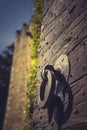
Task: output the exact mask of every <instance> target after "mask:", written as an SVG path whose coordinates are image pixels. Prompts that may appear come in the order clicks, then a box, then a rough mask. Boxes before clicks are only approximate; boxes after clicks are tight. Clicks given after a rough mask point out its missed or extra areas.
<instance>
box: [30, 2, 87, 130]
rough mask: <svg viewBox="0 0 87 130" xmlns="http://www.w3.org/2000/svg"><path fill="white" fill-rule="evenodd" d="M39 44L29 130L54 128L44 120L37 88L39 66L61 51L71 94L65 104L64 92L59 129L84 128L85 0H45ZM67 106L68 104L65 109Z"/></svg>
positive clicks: (86, 114)
mask: <svg viewBox="0 0 87 130" xmlns="http://www.w3.org/2000/svg"><path fill="white" fill-rule="evenodd" d="M40 38H41V44H40V46H39V49H38V52H39V64H38V72H37V94H36V96H35V105H34V113H33V122H32V130H57V129H58V126H57V124H56V123H55V122H54V120H53V121H52V123H51V124H49V123H48V115H47V109H45V110H43V109H41V108H40V107H39V104H38V88H39V87H40V84H41V81H42V80H41V70H42V69H43V67H44V66H45V65H47V64H51V65H54V63H55V61H56V60H57V58H58V57H59V56H60V55H61V54H62V53H65V54H67V56H68V57H69V61H70V75H69V80H68V86H69V89H70V92H71V95H72V97H73V98H72V99H71V101H70V103H71V106H68V104H67V103H68V99H67V96H66V98H65V102H64V104H63V105H64V108H66V110H65V112H64V114H65V117H66V118H65V121H64V123H63V124H62V127H61V128H62V130H64V129H65V130H80V129H81V130H86V129H87V94H86V93H87V87H86V81H87V1H86V0H84V1H83V0H65V1H64V0H58V1H57V0H45V1H44V11H43V20H42V27H41V37H40ZM67 107H70V108H69V109H70V110H69V109H67Z"/></svg>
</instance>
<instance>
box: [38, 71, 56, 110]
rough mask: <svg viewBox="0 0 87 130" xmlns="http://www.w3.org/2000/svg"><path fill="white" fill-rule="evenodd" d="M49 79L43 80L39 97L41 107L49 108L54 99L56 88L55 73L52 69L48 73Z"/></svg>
mask: <svg viewBox="0 0 87 130" xmlns="http://www.w3.org/2000/svg"><path fill="white" fill-rule="evenodd" d="M47 78H48V81H47V82H46V81H44V80H43V81H42V84H41V86H40V90H39V91H40V92H39V96H40V97H39V98H40V102H39V105H40V107H41V108H48V107H49V106H50V104H51V102H52V100H53V97H54V90H55V75H54V73H53V72H52V71H50V70H48V73H47Z"/></svg>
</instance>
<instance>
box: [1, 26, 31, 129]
mask: <svg viewBox="0 0 87 130" xmlns="http://www.w3.org/2000/svg"><path fill="white" fill-rule="evenodd" d="M30 26H31V25H29V26H28V25H26V24H24V25H23V27H22V29H21V30H20V31H16V38H15V44H14V54H13V61H12V68H11V75H10V83H9V90H8V100H7V107H6V114H5V121H4V128H3V130H24V127H25V125H26V122H25V114H24V110H25V105H26V85H27V79H28V74H29V66H31V64H32V60H31V56H30V55H31V49H30V46H31V43H32V38H31V37H30V36H29V35H28V34H30V32H31V27H30Z"/></svg>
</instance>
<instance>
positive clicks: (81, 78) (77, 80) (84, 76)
mask: <svg viewBox="0 0 87 130" xmlns="http://www.w3.org/2000/svg"><path fill="white" fill-rule="evenodd" d="M85 76H87V74H84V75H82V76H81V77H79V78H78V79H76V80H74V81H73V82H71V83H70V86H72V85H73V84H75V83H76V82H78V81H80V80H81V79H83V78H84V77H85Z"/></svg>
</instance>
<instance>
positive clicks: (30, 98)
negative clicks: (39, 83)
mask: <svg viewBox="0 0 87 130" xmlns="http://www.w3.org/2000/svg"><path fill="white" fill-rule="evenodd" d="M34 2H35V5H34V11H35V15H34V16H33V17H32V26H33V30H32V36H33V41H32V54H31V57H32V60H33V64H32V66H31V69H30V74H29V79H28V83H27V105H26V112H25V113H26V116H27V127H26V128H25V130H30V129H31V121H32V113H33V104H34V95H35V92H36V87H35V84H36V73H37V64H38V46H39V44H40V33H41V22H42V10H43V0H35V1H34Z"/></svg>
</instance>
